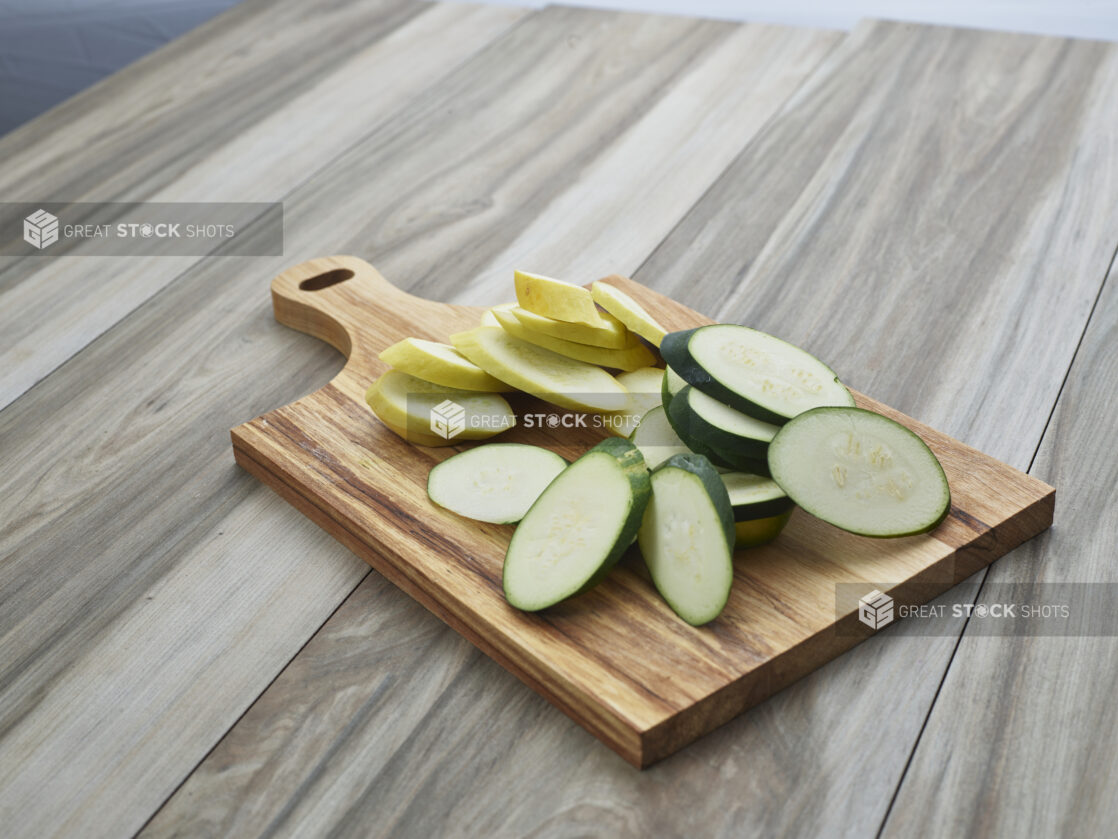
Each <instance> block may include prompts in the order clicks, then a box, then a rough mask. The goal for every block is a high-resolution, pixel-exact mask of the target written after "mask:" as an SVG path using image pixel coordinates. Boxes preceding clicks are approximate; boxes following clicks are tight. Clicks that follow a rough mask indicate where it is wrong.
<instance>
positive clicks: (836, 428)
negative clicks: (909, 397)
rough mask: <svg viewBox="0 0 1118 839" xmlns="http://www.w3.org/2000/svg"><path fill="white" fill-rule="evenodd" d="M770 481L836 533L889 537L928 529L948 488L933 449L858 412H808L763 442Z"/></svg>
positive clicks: (939, 516)
mask: <svg viewBox="0 0 1118 839" xmlns="http://www.w3.org/2000/svg"><path fill="white" fill-rule="evenodd" d="M769 466H770V468H771V469H772V475H773V480H775V481H776V482H777V483H778V484H780V486H781V488H782V489H783V490H784V491H785V492H786V493H788V496H789V497H790V498H791V499H792V500H793V501H795V502H796V503H797V504H798V505H799V506H801V507H803V508H804V509H805V510H807V511H808V512H809V513H811V514H812V515H814V516H818V517H819V518H821V519H823V520H824V521H826V522H829V523H831V524H833V525H835V527H840V528H842V529H843V530H848V531H850V532H851V533H858V534H861V535H863V536H877V537H893V536H909V535H911V534H914V533H924V532H926V531H928V530H932V529H933V528H935V527H936V526H937V525H938V524H939V523H940V522H941V521H943V519H944V518H945V517H946V516H947V513H948V511H949V509H950V507H951V490H950V488H949V487H948V485H947V476H946V475H945V474H944V472H943V467H942V466H940V463H939V461H938V460H937V459H936V456H935V455H934V454H932V450H931V449H929V448H928V446H927V445H926V444H925V443H924V441H923V440H921V439H920V437H918V436H917V435H916V434H914V433H913V432H911V431H909V430H908V429H907V428H905V427H904V426H903V425H901V424H900V423H897V422H894V421H893V420H891V419H889V418H888V417H883V416H881V414H876V413H874V412H872V411H866V410H863V409H861V408H815V409H814V410H811V411H807V412H805V413H803V414H800V415H799V416H798V417H796V418H795V419H794V420H792V421H791V422H789V423H788V424H787V425H785V426H784V427H783V428H782V429H780V433H779V434H777V435H776V437H775V438H774V439H773V441H772V443H771V444H769Z"/></svg>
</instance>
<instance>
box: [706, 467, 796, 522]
mask: <svg viewBox="0 0 1118 839" xmlns="http://www.w3.org/2000/svg"><path fill="white" fill-rule="evenodd" d="M722 483H723V484H725V485H726V494H727V495H729V497H730V506H731V507H732V508H733V510H734V521H751V520H753V519H764V518H769V517H771V516H777V515H780V514H782V513H787V512H788V511H789V510H791V509H792V508H793V507H795V506H796V505H795V503H794V502H793V501H792V499H791V498H789V497H788V496H787V495H786V494H785V492H784V490H782V489H781V488H780V484H778V483H777V482H776V481H774V480H773V479H772V478H766V477H764V476H763V475H756V474H749V473H747V472H726V473H724V474H723V475H722Z"/></svg>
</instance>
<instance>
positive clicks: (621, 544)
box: [575, 437, 729, 594]
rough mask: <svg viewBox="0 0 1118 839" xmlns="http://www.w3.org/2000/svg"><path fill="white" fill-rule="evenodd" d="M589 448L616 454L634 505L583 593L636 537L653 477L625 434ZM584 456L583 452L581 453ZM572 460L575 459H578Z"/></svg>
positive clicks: (592, 585)
mask: <svg viewBox="0 0 1118 839" xmlns="http://www.w3.org/2000/svg"><path fill="white" fill-rule="evenodd" d="M592 452H605V453H606V454H608V455H611V456H612V457H614V458H616V459H617V462H618V463H620V464H621V468H622V469H623V470H625V475H626V477H627V478H628V479H629V486H630V488H631V489H632V491H633V506H632V507H631V508H630V509H629V515H628V516H627V517H626V518H625V524H624V525H623V526H622V528H621V533H620V535H619V536H618V537H617V541H616V542H615V543H614V545H613V550H611V551H610V552H609V555H608V556H607V557H606V559H605V561H604V562H603V563H602V565H601V567H599V568H598V570H597V571H595V572H594V574H593V576H591V577H590V579H589V580H587V581H586V583H585V584H584V585H583V586H582V588H580V589H579V590H578V591H576V592H575V594H582V593H583V592H584V591H588V590H589V589H592V588H594V586H596V585H598V583H600V582H601V581H602V580H604V579H605V578H606V575H607V574H609V572H610V571H611V570H613V566H615V565H617V563H618V562H619V561H620V560H621V557H622V556H624V554H625V551H627V550H628V549H629V546H630V545H632V544H633V541H634V540H635V539H636V538H637V531H638V530H640V526H641V521H642V520H643V519H644V510H645V508H646V507H647V506H648V502H649V500H650V499H651V498H652V479H651V477H650V475H649V472H648V466H647V465H646V464H645V462H644V455H642V454H641V450H640V449H638V448H637V447H636V446H634V445H633V444H632V442H630V441H629V440H627V439H626V438H624V437H607V438H606V439H605V440H603V441H602V442H600V443H598V445H596V446H594V448H592V449H591V450H590V451H588V452H587V453H586V454H591V453H592ZM585 456H586V455H583V457H585ZM575 462H576V463H577V461H575ZM728 497H729V496H727V498H728Z"/></svg>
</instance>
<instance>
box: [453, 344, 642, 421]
mask: <svg viewBox="0 0 1118 839" xmlns="http://www.w3.org/2000/svg"><path fill="white" fill-rule="evenodd" d="M450 342H451V343H452V344H454V346H455V348H456V349H457V350H458V351H459V352H460V353H462V355H464V356H466V358H468V359H470V361H472V362H473V363H474V364H476V365H477V366H478V367H480V368H481V369H482V370H485V371H487V372H488V373H489V374H490V375H492V376H495V377H497V378H499V379H501V380H502V381H505V382H508V383H509V384H511V385H515V386H516V387H518V388H519V389H520V390H523V391H524V392H525V393H530V394H532V395H533V396H537V397H539V398H540V399H543V400H544V401H545V402H550V403H551V404H553V405H559V406H560V407H563V408H571V409H574V410H576V411H596V412H606V411H620V410H624V409H625V408H626V406H627V405H628V404H629V394H628V392H627V391H626V390H625V387H624V386H623V385H622V384H621V383H620V382H618V381H617V379H615V378H614V377H613V376H611V375H610V374H609V373H607V372H606V371H605V370H603V369H602V368H601V367H596V366H595V365H593V364H586V363H585V362H582V361H576V360H575V359H573V358H567V357H566V356H562V355H559V354H558V353H553V352H551V351H550V350H545V349H543V348H542V347H537V346H536V345H535V344H529V343H528V342H527V341H521V340H518V339H517V338H514V337H512V336H511V335H509V334H508V333H507V332H505V330H504V329H502V328H499V327H497V328H495V327H492V326H478V327H475V328H474V329H471V330H469V331H467V332H457V333H455V334H454V335H451V336H450Z"/></svg>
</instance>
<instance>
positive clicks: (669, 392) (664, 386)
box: [660, 367, 687, 408]
mask: <svg viewBox="0 0 1118 839" xmlns="http://www.w3.org/2000/svg"><path fill="white" fill-rule="evenodd" d="M686 386H687V382H685V381H684V380H683V377H682V376H681V375H679V373H677V372H676V371H675V370H673V369H672V368H671V367H668V368H666V369H665V370H664V381H663V382H662V383H661V385H660V399H661V401H662V402H663V405H664V407H665V408H667V407H668V406H669V405H670V404H671V401H672V397H673V396H675V395H676V394H677V393H679V392H680V391H681V390H683V388H685V387H686Z"/></svg>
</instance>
